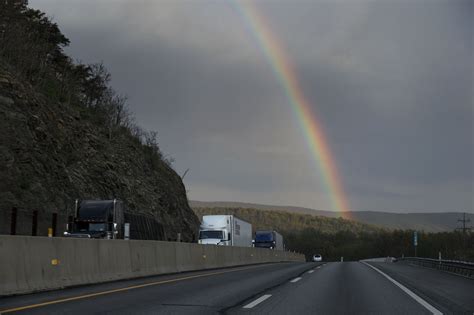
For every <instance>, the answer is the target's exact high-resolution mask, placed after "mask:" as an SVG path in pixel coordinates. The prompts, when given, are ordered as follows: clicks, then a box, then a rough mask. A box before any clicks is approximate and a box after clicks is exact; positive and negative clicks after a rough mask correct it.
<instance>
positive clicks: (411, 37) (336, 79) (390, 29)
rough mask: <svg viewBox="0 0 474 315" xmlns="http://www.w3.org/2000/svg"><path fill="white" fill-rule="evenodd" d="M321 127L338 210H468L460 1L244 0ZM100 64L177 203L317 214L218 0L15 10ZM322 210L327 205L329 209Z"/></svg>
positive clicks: (47, 4) (278, 109)
mask: <svg viewBox="0 0 474 315" xmlns="http://www.w3.org/2000/svg"><path fill="white" fill-rule="evenodd" d="M257 4H258V8H259V10H260V12H261V13H262V14H264V15H265V16H266V18H267V19H268V21H269V23H270V24H271V25H272V29H273V31H274V32H275V33H276V34H277V35H278V37H279V38H280V40H281V42H282V44H283V45H284V46H285V48H286V50H287V52H288V55H289V56H290V58H291V61H292V63H293V64H294V67H295V69H296V70H297V73H298V77H299V78H300V82H301V87H302V89H303V91H304V93H305V94H306V95H307V97H308V99H309V100H310V101H311V102H312V104H313V106H314V110H315V111H316V112H317V113H318V116H319V118H320V120H321V122H322V124H323V127H324V130H325V132H326V134H327V137H328V141H329V144H330V146H331V148H332V150H333V152H334V156H335V157H336V160H337V162H338V165H339V168H340V172H341V175H342V178H343V184H344V187H345V188H346V191H347V193H348V195H349V198H350V202H351V205H352V207H353V208H354V209H364V210H395V211H409V210H417V211H442V210H468V211H469V210H471V211H472V208H473V202H474V201H473V199H472V198H473V197H472V196H473V194H472V192H473V177H474V171H473V168H474V165H473V160H474V155H473V131H474V130H473V118H474V117H473V106H474V105H473V71H474V69H473V65H472V60H473V28H474V27H473V25H472V23H473V22H472V21H473V20H474V13H473V4H472V3H471V2H469V1H449V2H448V1H417V2H406V1H377V2H375V1H368V2H362V1H345V2H344V1H335V2H333V1H331V2H329V1H328V2H299V1H298V2H295V1H291V2H290V1H274V2H265V1H262V2H257ZM30 5H31V6H33V7H35V8H40V9H42V10H44V11H46V12H47V13H48V14H49V15H51V16H53V17H54V19H55V20H56V21H57V22H58V23H59V25H60V26H61V29H62V30H63V31H64V32H65V33H66V35H67V36H68V37H69V38H70V39H71V42H72V45H71V47H70V48H69V52H70V54H71V55H72V56H73V57H75V58H78V59H82V60H83V61H84V62H95V61H100V60H103V61H104V63H105V64H106V65H107V67H108V68H109V69H110V71H111V72H112V75H113V85H114V87H115V88H116V89H117V90H119V91H120V92H122V93H125V94H127V95H128V96H129V99H130V103H131V105H132V109H133V111H134V112H135V113H136V117H137V121H138V122H139V123H140V124H141V125H142V126H144V127H146V128H148V129H153V130H157V131H158V133H159V136H160V142H161V145H162V149H163V150H164V151H165V153H168V154H170V155H172V156H173V157H174V158H175V159H176V162H175V168H176V169H177V171H178V172H179V173H182V172H184V170H186V169H187V168H190V169H191V171H190V172H189V175H187V177H186V185H187V188H188V190H189V192H190V198H194V199H200V200H237V201H248V202H262V203H276V204H293V205H302V206H308V207H313V208H319V209H331V203H330V198H329V197H328V195H327V190H326V188H325V186H324V183H323V182H322V181H321V176H320V174H319V170H318V168H317V167H316V164H315V161H314V157H312V156H311V154H310V153H309V150H308V148H307V146H306V143H305V142H304V138H303V137H302V134H301V131H300V129H299V125H298V122H297V121H296V120H295V117H294V114H293V113H292V111H291V107H290V106H289V105H288V103H287V100H286V99H285V95H284V93H283V91H282V89H281V87H280V86H279V85H278V81H277V80H276V79H275V77H274V73H273V71H272V70H271V68H270V67H269V64H268V61H267V60H265V58H264V56H263V54H262V53H261V51H260V50H259V48H258V45H257V44H256V43H255V40H254V38H253V37H252V36H251V34H249V33H248V32H247V31H246V27H245V26H244V25H243V23H244V22H243V19H242V18H241V17H240V16H239V15H238V14H237V11H235V10H233V8H232V7H231V6H229V5H228V4H226V3H225V2H222V1H200V2H187V1H133V2H131V1H118V0H117V1H105V0H104V1H68V5H67V6H66V5H64V2H63V1H57V0H56V1H53V0H50V1H31V2H30ZM332 210H334V209H332Z"/></svg>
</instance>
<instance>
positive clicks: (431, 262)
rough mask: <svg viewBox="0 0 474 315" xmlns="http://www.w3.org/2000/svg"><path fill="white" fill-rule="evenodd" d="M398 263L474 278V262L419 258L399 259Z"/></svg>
mask: <svg viewBox="0 0 474 315" xmlns="http://www.w3.org/2000/svg"><path fill="white" fill-rule="evenodd" d="M398 261H406V262H409V263H413V264H416V265H419V266H423V267H428V268H433V269H438V270H443V271H448V272H452V273H456V274H459V275H463V276H465V277H469V278H474V262H468V261H459V260H439V259H431V258H419V257H404V258H398Z"/></svg>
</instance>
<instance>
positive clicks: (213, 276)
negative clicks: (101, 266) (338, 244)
mask: <svg viewBox="0 0 474 315" xmlns="http://www.w3.org/2000/svg"><path fill="white" fill-rule="evenodd" d="M372 265H374V266H376V267H377V268H379V269H380V270H382V271H383V272H384V273H387V274H389V275H390V277H392V278H393V279H395V280H397V281H398V282H400V284H402V285H403V286H406V287H407V288H408V289H410V290H412V291H413V292H415V293H416V295H419V296H421V297H422V299H423V300H425V301H427V302H428V303H429V304H430V305H432V306H434V307H435V308H436V309H439V310H441V311H442V312H443V313H445V314H448V313H449V314H452V313H454V314H458V313H459V314H473V313H474V310H473V309H472V307H473V306H474V300H473V296H472V292H474V281H473V280H470V279H465V278H462V277H459V276H454V275H451V274H446V273H442V272H439V271H436V270H429V269H424V268H420V267H413V266H407V265H401V264H376V263H372ZM427 287H430V288H431V291H437V290H439V291H440V292H437V293H436V294H435V293H432V294H431V295H429V294H428V295H427V294H425V293H426V292H427V291H426V290H428V289H427ZM441 295H443V296H441ZM50 302H53V303H52V304H43V305H37V304H41V303H50ZM440 304H442V305H444V308H441V309H440V308H439V305H440ZM35 305H36V306H37V307H35ZM18 306H33V308H27V309H24V310H23V311H20V312H18V313H24V314H112V313H119V314H123V313H125V314H127V313H133V314H156V313H165V314H222V313H228V314H241V313H253V314H431V312H429V311H428V310H427V309H426V307H423V306H422V305H421V304H420V303H419V302H417V301H416V300H415V299H414V298H413V296H412V297H410V295H409V294H408V293H407V292H406V290H405V291H404V290H402V289H401V286H397V285H396V284H394V282H393V281H390V280H389V279H388V278H387V277H386V276H384V275H382V274H381V273H379V272H378V271H376V270H374V269H373V268H371V267H369V266H367V265H364V264H362V263H359V262H334V263H327V264H320V263H279V264H266V265H254V266H243V267H237V268H227V269H219V270H208V271H198V272H189V273H183V274H175V275H165V276H158V277H150V278H143V279H135V280H128V281H118V282H113V283H106V284H100V285H93V286H84V287H77V288H70V289H65V290H59V291H52V292H43V293H38V294H31V295H24V296H15V297H8V298H2V299H0V313H1V312H2V311H1V310H2V309H3V310H5V309H12V308H15V307H18Z"/></svg>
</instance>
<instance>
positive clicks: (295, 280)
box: [290, 277, 301, 283]
mask: <svg viewBox="0 0 474 315" xmlns="http://www.w3.org/2000/svg"><path fill="white" fill-rule="evenodd" d="M300 280H301V277H298V278H294V279H293V280H291V281H290V282H291V283H295V282H298V281H300Z"/></svg>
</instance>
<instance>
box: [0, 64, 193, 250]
mask: <svg viewBox="0 0 474 315" xmlns="http://www.w3.org/2000/svg"><path fill="white" fill-rule="evenodd" d="M0 122H1V123H0V211H1V212H3V214H2V216H1V217H0V219H2V221H4V227H3V229H4V230H5V229H7V228H6V225H7V224H6V223H5V221H6V218H8V217H9V211H10V210H11V208H12V207H17V208H19V209H25V210H31V209H36V210H39V211H40V213H46V214H48V213H52V212H57V213H59V214H61V215H65V214H66V213H67V211H68V210H71V209H72V206H73V203H74V199H76V198H83V199H112V198H120V199H122V200H124V201H125V202H126V204H127V205H128V207H129V209H131V210H133V211H136V212H142V213H148V214H152V215H153V216H155V217H156V218H157V219H158V220H159V221H160V222H162V223H163V225H164V228H165V237H166V238H167V239H171V240H174V239H176V235H177V233H181V235H182V239H183V240H185V241H191V240H192V239H193V238H194V237H195V233H196V232H197V229H198V225H199V221H198V218H197V217H196V215H195V214H194V213H193V212H192V210H191V209H190V208H189V206H188V201H187V197H186V191H185V187H184V185H183V183H182V181H181V178H180V177H179V176H178V175H177V174H176V173H175V172H174V171H173V169H172V168H171V167H170V166H169V165H168V164H167V163H165V162H163V161H162V160H161V159H159V158H157V157H156V156H155V155H153V154H152V153H151V152H150V150H149V148H148V147H146V146H143V145H142V144H141V143H140V141H138V140H137V138H136V137H133V136H131V135H130V134H129V133H127V132H123V133H120V132H118V133H114V134H110V132H109V131H108V129H107V128H105V126H101V125H100V123H97V122H96V121H94V117H93V115H91V113H90V112H88V111H87V110H86V109H85V108H83V107H74V106H73V105H68V106H66V105H63V104H60V103H54V102H51V101H48V98H47V97H46V96H45V95H43V94H39V93H38V92H37V91H35V90H34V89H33V88H32V87H31V86H30V85H29V84H28V83H25V82H24V81H23V80H20V79H19V78H18V77H16V76H15V75H14V74H13V72H12V71H9V68H8V67H7V66H6V65H5V64H0ZM17 224H19V225H21V224H26V225H28V224H29V225H31V222H18V223H17ZM28 229H29V230H31V227H30V228H26V229H25V230H26V231H28ZM1 232H3V233H8V231H0V233H1ZM26 233H27V232H26ZM26 233H25V234H26Z"/></svg>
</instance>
